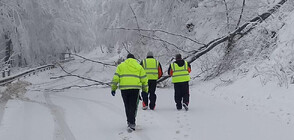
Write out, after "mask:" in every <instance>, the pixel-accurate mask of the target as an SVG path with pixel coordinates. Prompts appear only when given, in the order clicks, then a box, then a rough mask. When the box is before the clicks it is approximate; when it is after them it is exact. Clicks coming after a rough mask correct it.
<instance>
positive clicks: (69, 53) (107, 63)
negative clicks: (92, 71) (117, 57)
mask: <svg viewBox="0 0 294 140" xmlns="http://www.w3.org/2000/svg"><path fill="white" fill-rule="evenodd" d="M66 54H70V55H74V56H77V57H80V58H82V59H84V60H86V61H90V62H94V63H99V64H103V65H107V66H115V64H108V63H104V62H100V61H96V60H92V59H88V58H85V57H83V56H80V55H78V54H72V53H66Z"/></svg>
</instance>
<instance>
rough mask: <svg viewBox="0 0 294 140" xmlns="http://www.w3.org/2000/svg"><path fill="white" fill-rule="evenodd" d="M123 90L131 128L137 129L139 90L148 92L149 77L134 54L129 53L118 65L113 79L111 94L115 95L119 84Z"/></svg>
mask: <svg viewBox="0 0 294 140" xmlns="http://www.w3.org/2000/svg"><path fill="white" fill-rule="evenodd" d="M118 84H119V89H120V90H121V95H122V98H123V102H124V106H125V112H126V116H127V124H128V128H129V130H135V126H136V114H137V107H138V103H139V102H138V100H139V91H140V89H142V91H144V92H145V93H147V92H148V79H147V76H146V73H145V70H144V69H143V67H142V66H141V65H139V63H138V62H137V60H136V59H135V57H134V55H132V54H128V56H127V60H125V61H124V62H122V63H121V64H119V65H118V67H117V69H116V72H115V74H114V76H113V79H112V85H111V94H112V95H113V96H115V91H116V89H117V85H118Z"/></svg>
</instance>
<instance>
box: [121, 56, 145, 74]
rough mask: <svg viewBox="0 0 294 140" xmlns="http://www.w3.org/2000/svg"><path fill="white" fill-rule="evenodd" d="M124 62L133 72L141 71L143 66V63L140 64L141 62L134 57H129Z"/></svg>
mask: <svg viewBox="0 0 294 140" xmlns="http://www.w3.org/2000/svg"><path fill="white" fill-rule="evenodd" d="M124 64H125V66H126V68H127V69H128V70H129V71H131V72H137V71H140V69H141V68H142V67H141V65H139V63H138V62H137V60H136V59H133V58H128V59H127V60H125V61H124Z"/></svg>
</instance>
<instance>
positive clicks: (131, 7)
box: [129, 4, 141, 35]
mask: <svg viewBox="0 0 294 140" xmlns="http://www.w3.org/2000/svg"><path fill="white" fill-rule="evenodd" d="M129 7H130V9H131V11H132V13H133V15H134V18H135V20H136V23H137V28H138V32H139V34H140V35H141V32H140V26H139V22H138V19H137V16H136V13H135V11H134V10H133V8H132V6H131V5H130V4H129Z"/></svg>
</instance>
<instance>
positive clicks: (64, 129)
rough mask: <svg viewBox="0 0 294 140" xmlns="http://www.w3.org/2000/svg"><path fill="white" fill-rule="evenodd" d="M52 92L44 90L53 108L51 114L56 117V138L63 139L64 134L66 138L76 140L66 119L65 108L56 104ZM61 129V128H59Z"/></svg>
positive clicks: (50, 106)
mask: <svg viewBox="0 0 294 140" xmlns="http://www.w3.org/2000/svg"><path fill="white" fill-rule="evenodd" d="M50 94H51V93H50V92H44V97H45V101H46V102H47V104H48V107H49V109H50V110H51V114H52V115H53V116H54V117H55V121H56V123H55V124H56V126H57V128H56V130H55V138H57V140H59V139H63V138H61V137H62V136H63V137H64V139H66V140H76V138H75V137H74V135H73V133H72V132H71V130H70V128H69V127H68V125H67V123H66V122H65V120H64V115H63V111H62V110H63V109H62V108H61V107H59V106H57V105H54V104H53V102H52V100H51V98H50ZM59 129H60V130H59Z"/></svg>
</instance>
